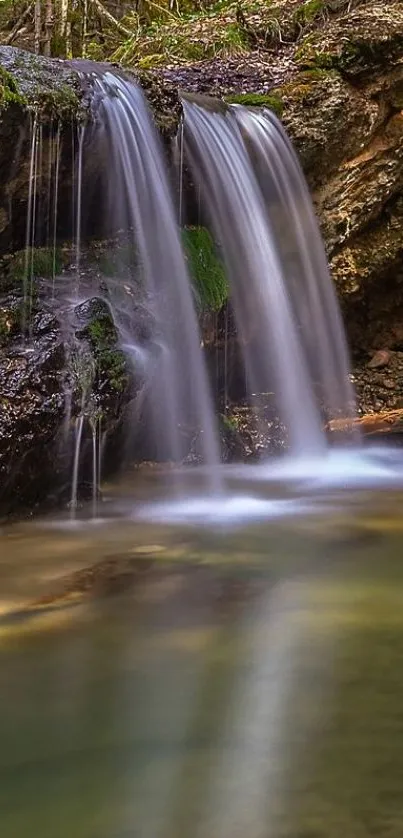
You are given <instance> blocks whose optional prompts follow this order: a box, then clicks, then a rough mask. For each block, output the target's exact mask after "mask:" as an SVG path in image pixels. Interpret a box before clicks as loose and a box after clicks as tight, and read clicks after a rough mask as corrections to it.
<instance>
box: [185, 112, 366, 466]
mask: <svg viewBox="0 0 403 838" xmlns="http://www.w3.org/2000/svg"><path fill="white" fill-rule="evenodd" d="M195 98H196V101H194V99H192V98H191V97H189V98H188V97H184V99H183V107H184V131H183V137H184V144H185V157H186V159H187V160H188V161H189V163H190V166H191V169H192V172H193V175H194V177H195V180H196V183H197V184H198V185H200V187H201V190H202V195H203V200H204V204H205V206H206V208H207V211H208V213H209V216H210V219H211V223H212V225H213V228H214V231H215V235H216V237H217V239H218V241H219V243H220V246H221V248H222V251H223V254H224V259H225V263H226V267H227V271H228V275H229V280H230V287H231V296H232V303H233V307H234V312H235V317H236V321H237V327H238V331H239V335H240V340H241V344H242V347H243V354H244V359H245V365H246V369H247V375H248V380H249V383H250V390H251V395H255V396H258V395H259V394H265V393H269V392H274V394H275V398H276V401H277V405H278V409H279V412H280V416H281V419H282V421H283V422H284V424H285V425H286V427H287V429H288V434H289V441H290V451H291V453H292V454H294V455H298V456H301V455H310V454H314V455H317V454H319V455H320V454H322V453H324V451H325V449H326V438H325V433H324V431H323V425H324V416H323V414H324V411H327V415H328V416H329V415H331V416H334V415H343V416H349V415H350V416H351V415H352V411H353V405H354V397H353V392H352V388H351V385H350V382H349V376H348V372H349V365H348V356H347V348H346V343H345V338H344V331H343V325H342V321H341V317H340V312H339V308H338V303H337V299H336V294H335V291H334V288H333V285H332V281H331V278H330V276H329V272H328V268H327V262H326V255H325V252H324V247H323V243H322V240H321V236H320V232H319V228H318V225H317V222H316V219H315V215H314V211H313V207H312V202H311V199H310V196H309V192H308V188H307V185H306V183H305V179H304V176H303V174H302V171H301V168H300V166H299V163H298V160H297V157H296V155H295V153H294V151H293V149H292V147H291V144H290V142H289V140H288V138H287V136H286V134H285V132H284V130H283V129H282V127H281V125H280V123H279V121H278V120H277V119H276V118H275V117H274V116H273V115H272V114H271V113H270V112H269V111H266V110H265V111H261V110H259V111H256V110H253V109H248V108H245V107H241V106H237V105H235V106H230V107H225V106H218V107H216V108H214V107H212V106H211V104H209V106H208V107H206V106H204V104H203V103H200V102H199V101H197V97H195Z"/></svg>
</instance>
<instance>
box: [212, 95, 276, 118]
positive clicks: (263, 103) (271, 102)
mask: <svg viewBox="0 0 403 838" xmlns="http://www.w3.org/2000/svg"><path fill="white" fill-rule="evenodd" d="M225 101H226V102H228V104H229V105H244V106H245V107H250V108H269V110H271V111H273V112H274V113H275V114H276V115H277V116H279V117H281V115H282V113H283V108H284V104H283V102H282V100H281V97H280V96H279V95H277V94H275V93H273V94H270V93H234V94H231V95H230V96H226V97H225Z"/></svg>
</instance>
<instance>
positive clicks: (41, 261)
mask: <svg viewBox="0 0 403 838" xmlns="http://www.w3.org/2000/svg"><path fill="white" fill-rule="evenodd" d="M27 261H28V273H29V276H32V278H33V279H35V278H37V277H38V278H39V277H40V278H42V279H47V278H49V277H52V276H53V275H54V273H55V274H58V273H60V271H61V270H62V267H63V259H62V254H61V251H60V250H56V252H54V251H53V250H52V249H51V248H47V247H36V248H34V250H32V249H31V248H30V249H29V253H28V260H27V254H26V251H25V250H19V251H17V253H14V255H13V256H12V258H11V260H10V261H9V262H8V265H7V275H8V277H9V278H10V279H12V280H15V281H22V280H24V279H26V265H27Z"/></svg>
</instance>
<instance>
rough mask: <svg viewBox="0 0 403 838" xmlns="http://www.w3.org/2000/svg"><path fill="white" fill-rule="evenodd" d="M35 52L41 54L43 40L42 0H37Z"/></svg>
mask: <svg viewBox="0 0 403 838" xmlns="http://www.w3.org/2000/svg"><path fill="white" fill-rule="evenodd" d="M34 21H35V41H34V43H35V52H36V54H37V55H39V53H40V51H41V40H42V21H41V0H35V16H34Z"/></svg>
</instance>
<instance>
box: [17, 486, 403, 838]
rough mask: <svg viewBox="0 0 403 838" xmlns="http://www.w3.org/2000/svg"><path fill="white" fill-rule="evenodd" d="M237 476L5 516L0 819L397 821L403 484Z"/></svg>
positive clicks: (96, 823) (363, 837) (262, 829)
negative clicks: (89, 517)
mask: <svg viewBox="0 0 403 838" xmlns="http://www.w3.org/2000/svg"><path fill="white" fill-rule="evenodd" d="M231 479H232V481H233V484H234V486H235V483H237V489H236V491H237V492H238V502H237V504H236V505H235V510H236V511H235V512H234V514H232V513H231V514H229V515H228V508H227V509H226V511H225V514H224V513H223V514H221V515H220V514H218V512H217V510H218V509H219V507H220V504H221V507H222V501H220V500H218V499H216V500H213V503H212V509H213V510H215V511H214V514H213V513H212V512H211V509H210V512H209V515H208V516H207V518H206V514H205V510H204V513H203V516H202V517H201V518H200V519H199V520H197V516H196V521H195V516H194V514H193V512H194V503H193V506H192V497H194V496H195V493H194V490H193V495H192V490H191V489H189V500H188V502H187V504H186V508H187V513H186V514H185V513H184V510H183V508H182V514H181V515H179V514H176V515H172V508H170V510H169V514H166V509H165V507H164V504H163V511H161V508H162V507H161V501H163V498H164V497H166V494H167V487H166V480H165V479H162V478H161V476H160V475H157V474H152V473H151V474H150V475H148V476H147V475H146V476H144V477H142V479H141V480H140V479H139V475H136V476H135V477H133V476H129V477H127V478H126V479H125V481H122V483H121V484H119V485H115V486H111V487H106V496H107V499H106V501H105V503H104V504H103V510H102V520H100V521H98V522H88V521H86V520H85V518H86V510H85V509H84V510H82V514H81V520H79V521H78V522H76V523H75V524H74V525H71V524H70V523H69V522H68V516H67V514H66V520H65V521H63V520H62V519H58V520H56V519H55V518H54V517H48V518H46V519H43V520H41V521H31V522H26V523H21V524H13V525H4V526H3V529H2V531H1V534H0V539H1V541H0V550H1V558H0V591H1V602H0V609H1V617H0V653H1V667H0V696H1V712H0V743H1V747H0V835H1V836H5V838H28V836H29V838H129V836H130V838H160V836H161V838H238V836H239V838H241V836H242V838H245V836H248V838H340V836H348V838H367V836H384V837H385V838H401V836H402V835H403V518H402V504H403V491H402V490H401V489H400V488H399V487H398V486H396V485H393V481H392V484H390V485H387V484H386V483H383V484H382V485H379V486H378V487H375V486H372V488H369V487H368V486H364V485H360V481H355V483H354V481H344V483H343V481H341V482H340V481H338V480H335V481H333V485H332V486H330V487H329V485H328V486H327V488H324V486H323V485H321V483H320V480H319V483H318V481H317V480H316V482H315V481H313V482H312V481H311V485H310V487H308V486H307V485H306V484H305V485H304V486H301V484H298V486H297V487H296V484H295V481H294V483H293V485H292V486H291V484H290V483H287V482H284V481H283V484H282V489H281V492H280V491H278V487H277V488H276V490H275V491H274V488H273V485H274V483H275V481H272V484H271V487H270V488H267V486H266V487H265V489H264V490H263V489H262V488H261V487H260V488H259V490H257V489H256V487H255V488H254V489H253V492H252V491H251V484H250V482H249V483H248V485H247V486H246V485H245V483H244V482H243V481H242V477H241V476H240V475H237V474H233V475H232V477H231ZM375 482H376V481H375ZM353 484H354V485H353ZM234 491H235V489H234ZM173 494H174V493H173V492H172V495H173ZM251 496H253V498H252V499H253V501H254V502H255V501H256V500H258V501H259V503H260V504H262V503H264V504H266V506H265V512H264V514H263V513H262V508H263V507H261V505H260V506H259V504H258V506H259V509H260V512H257V506H256V504H255V503H252V504H251V505H250V506H249V508H250V509H252V510H254V511H252V513H251V514H250V515H249V516H247V517H246V516H243V515H242V509H244V508H245V499H249V500H250V498H251ZM145 499H146V500H145ZM240 499H241V500H240ZM242 499H243V500H242ZM273 500H275V501H276V502H278V501H281V503H282V504H284V503H285V504H286V506H285V507H284V506H282V507H281V514H278V512H279V509H280V507H278V505H277V506H273V503H272V502H273ZM146 501H147V502H146ZM154 501H157V505H155V503H154ZM151 502H152V503H151ZM270 504H271V505H270ZM189 505H190V508H191V510H193V512H192V513H191V514H190V513H189ZM171 507H172V504H171ZM164 509H165V511H164ZM269 509H270V510H271V512H270V514H269ZM273 509H275V510H277V511H276V513H275V514H274V513H273ZM284 510H286V513H284Z"/></svg>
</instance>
